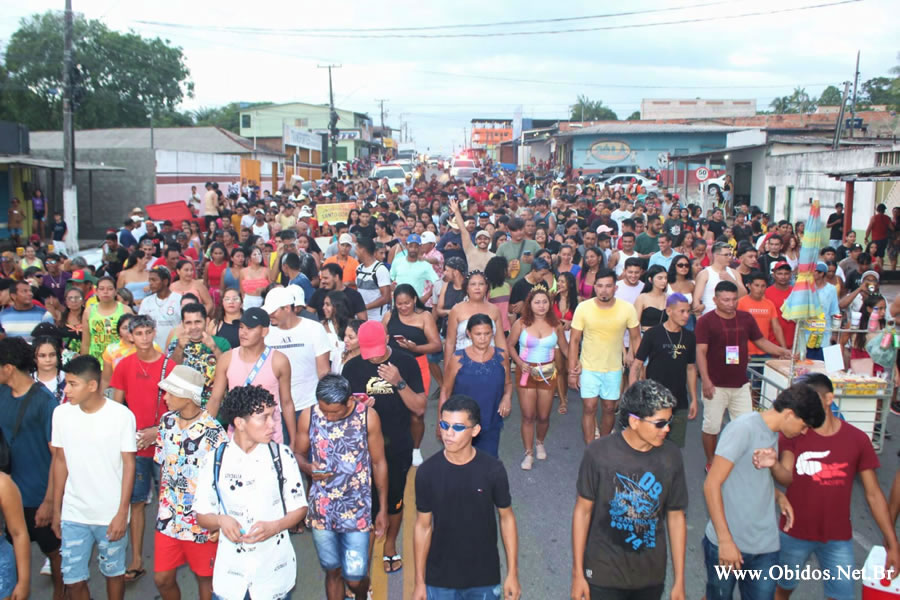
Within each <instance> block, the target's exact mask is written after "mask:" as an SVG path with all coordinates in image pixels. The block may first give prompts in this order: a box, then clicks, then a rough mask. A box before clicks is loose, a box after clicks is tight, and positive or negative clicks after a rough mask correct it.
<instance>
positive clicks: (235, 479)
mask: <svg viewBox="0 0 900 600" xmlns="http://www.w3.org/2000/svg"><path fill="white" fill-rule="evenodd" d="M275 407H276V402H275V397H274V396H273V395H272V394H271V393H270V392H269V391H268V390H266V389H265V388H263V387H261V386H258V385H246V386H238V387H235V388H232V389H231V390H229V392H228V393H227V394H226V395H225V398H224V399H223V401H222V406H221V409H220V411H219V419H220V421H221V422H222V423H223V424H224V425H225V426H226V427H227V426H233V427H234V438H233V439H232V441H230V442H226V443H224V444H222V445H220V446H219V447H218V448H217V449H216V451H215V453H214V454H212V455H211V456H207V458H206V460H205V461H204V462H203V464H202V465H201V467H200V475H199V479H198V482H197V496H196V498H195V499H194V512H195V513H196V515H197V524H198V525H200V526H201V527H204V528H206V529H208V530H209V531H219V532H220V535H219V547H218V552H217V554H216V565H215V569H214V571H213V597H214V598H220V599H222V600H244V598H245V597H247V596H248V594H249V596H250V597H251V598H273V599H276V598H277V599H281V598H285V597H286V596H287V595H288V594H289V593H290V591H291V589H292V588H293V587H294V583H295V580H296V576H297V558H296V556H295V554H294V548H293V546H292V545H291V540H290V537H289V535H288V531H287V530H288V529H290V528H292V527H294V526H295V525H297V523H299V522H300V521H301V520H302V519H303V518H304V517H305V516H306V510H307V508H306V494H305V493H304V490H303V480H302V479H301V477H300V468H299V467H298V466H297V460H296V458H294V453H293V452H291V450H290V449H289V448H288V447H287V446H284V445H282V444H278V443H276V442H273V441H272V437H273V434H274V432H275V430H276V428H279V429H280V427H281V424H280V423H279V422H278V421H277V420H276V418H275Z"/></svg>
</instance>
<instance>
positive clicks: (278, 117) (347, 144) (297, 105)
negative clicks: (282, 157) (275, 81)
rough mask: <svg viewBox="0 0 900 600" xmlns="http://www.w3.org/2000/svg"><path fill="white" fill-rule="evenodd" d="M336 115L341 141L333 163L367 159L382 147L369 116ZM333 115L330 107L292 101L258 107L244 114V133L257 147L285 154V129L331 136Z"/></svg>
mask: <svg viewBox="0 0 900 600" xmlns="http://www.w3.org/2000/svg"><path fill="white" fill-rule="evenodd" d="M335 112H337V114H338V122H337V127H338V130H339V136H338V137H339V141H338V144H337V156H336V157H333V160H353V159H354V158H363V157H366V156H369V155H370V154H374V153H375V152H374V150H375V149H377V148H380V145H379V144H376V143H375V142H374V140H373V137H372V130H373V124H372V119H371V118H370V117H369V116H368V115H366V114H364V113H357V112H353V111H349V110H345V109H343V108H335ZM330 116H331V108H330V107H329V105H327V104H307V103H305V102H290V103H287V104H271V105H268V106H258V107H253V108H248V109H247V110H245V111H241V113H240V134H241V136H243V137H245V138H247V139H249V140H253V141H254V143H255V144H257V145H263V146H266V147H267V148H270V149H272V150H276V151H278V152H282V151H284V146H285V141H284V131H285V127H290V128H293V129H297V130H301V131H306V132H309V133H315V134H326V135H328V134H329V130H328V124H329V120H330ZM329 144H330V142H329ZM326 152H327V150H326Z"/></svg>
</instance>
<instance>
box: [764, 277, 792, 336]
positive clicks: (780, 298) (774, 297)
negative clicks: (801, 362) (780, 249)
mask: <svg viewBox="0 0 900 600" xmlns="http://www.w3.org/2000/svg"><path fill="white" fill-rule="evenodd" d="M791 272H792V271H791V265H789V264H788V263H787V261H781V262H777V263H775V264H774V265H772V280H773V283H772V285H770V286H769V287H767V288H766V293H765V297H766V298H768V299H769V300H771V301H772V304H774V305H775V312H777V313H778V324H779V325H781V331H782V333H783V334H784V341H785V342H787V344H789V345H788V346H787V347H788V348H790V347H792V346H793V344H794V328H795V327H796V326H797V323H796V322H794V321H788V320H787V319H785V318H784V317H783V316H781V309H782V307H783V306H784V301H785V300H787V297H788V296H790V295H791V290H792V289H793V286H792V285H791ZM769 341H770V342H777V340H776V339H775V334H774V331H770V332H769Z"/></svg>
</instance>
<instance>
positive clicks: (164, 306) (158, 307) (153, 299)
mask: <svg viewBox="0 0 900 600" xmlns="http://www.w3.org/2000/svg"><path fill="white" fill-rule="evenodd" d="M138 314H140V315H147V316H149V317H152V318H153V320H154V321H156V337H154V338H153V341H154V342H156V345H157V346H159V347H160V348H165V347H166V340H167V339H168V338H169V333H170V332H171V331H172V329H174V328H175V326H176V325H178V324H179V323H181V294H179V293H177V292H172V293H170V294H169V295H168V297H166V299H165V300H160V299H159V297H158V296H157V295H156V294H150V295H149V296H147V297H146V298H144V299H143V300H141V307H140V308H139V309H138Z"/></svg>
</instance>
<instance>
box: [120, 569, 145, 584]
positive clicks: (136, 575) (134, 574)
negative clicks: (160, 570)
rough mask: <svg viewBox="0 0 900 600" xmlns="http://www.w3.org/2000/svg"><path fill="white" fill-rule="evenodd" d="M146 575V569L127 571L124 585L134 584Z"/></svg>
mask: <svg viewBox="0 0 900 600" xmlns="http://www.w3.org/2000/svg"><path fill="white" fill-rule="evenodd" d="M146 574H147V570H146V569H128V570H127V571H125V583H134V582H135V581H137V580H138V579H140V578H141V577H143V576H144V575H146Z"/></svg>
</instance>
